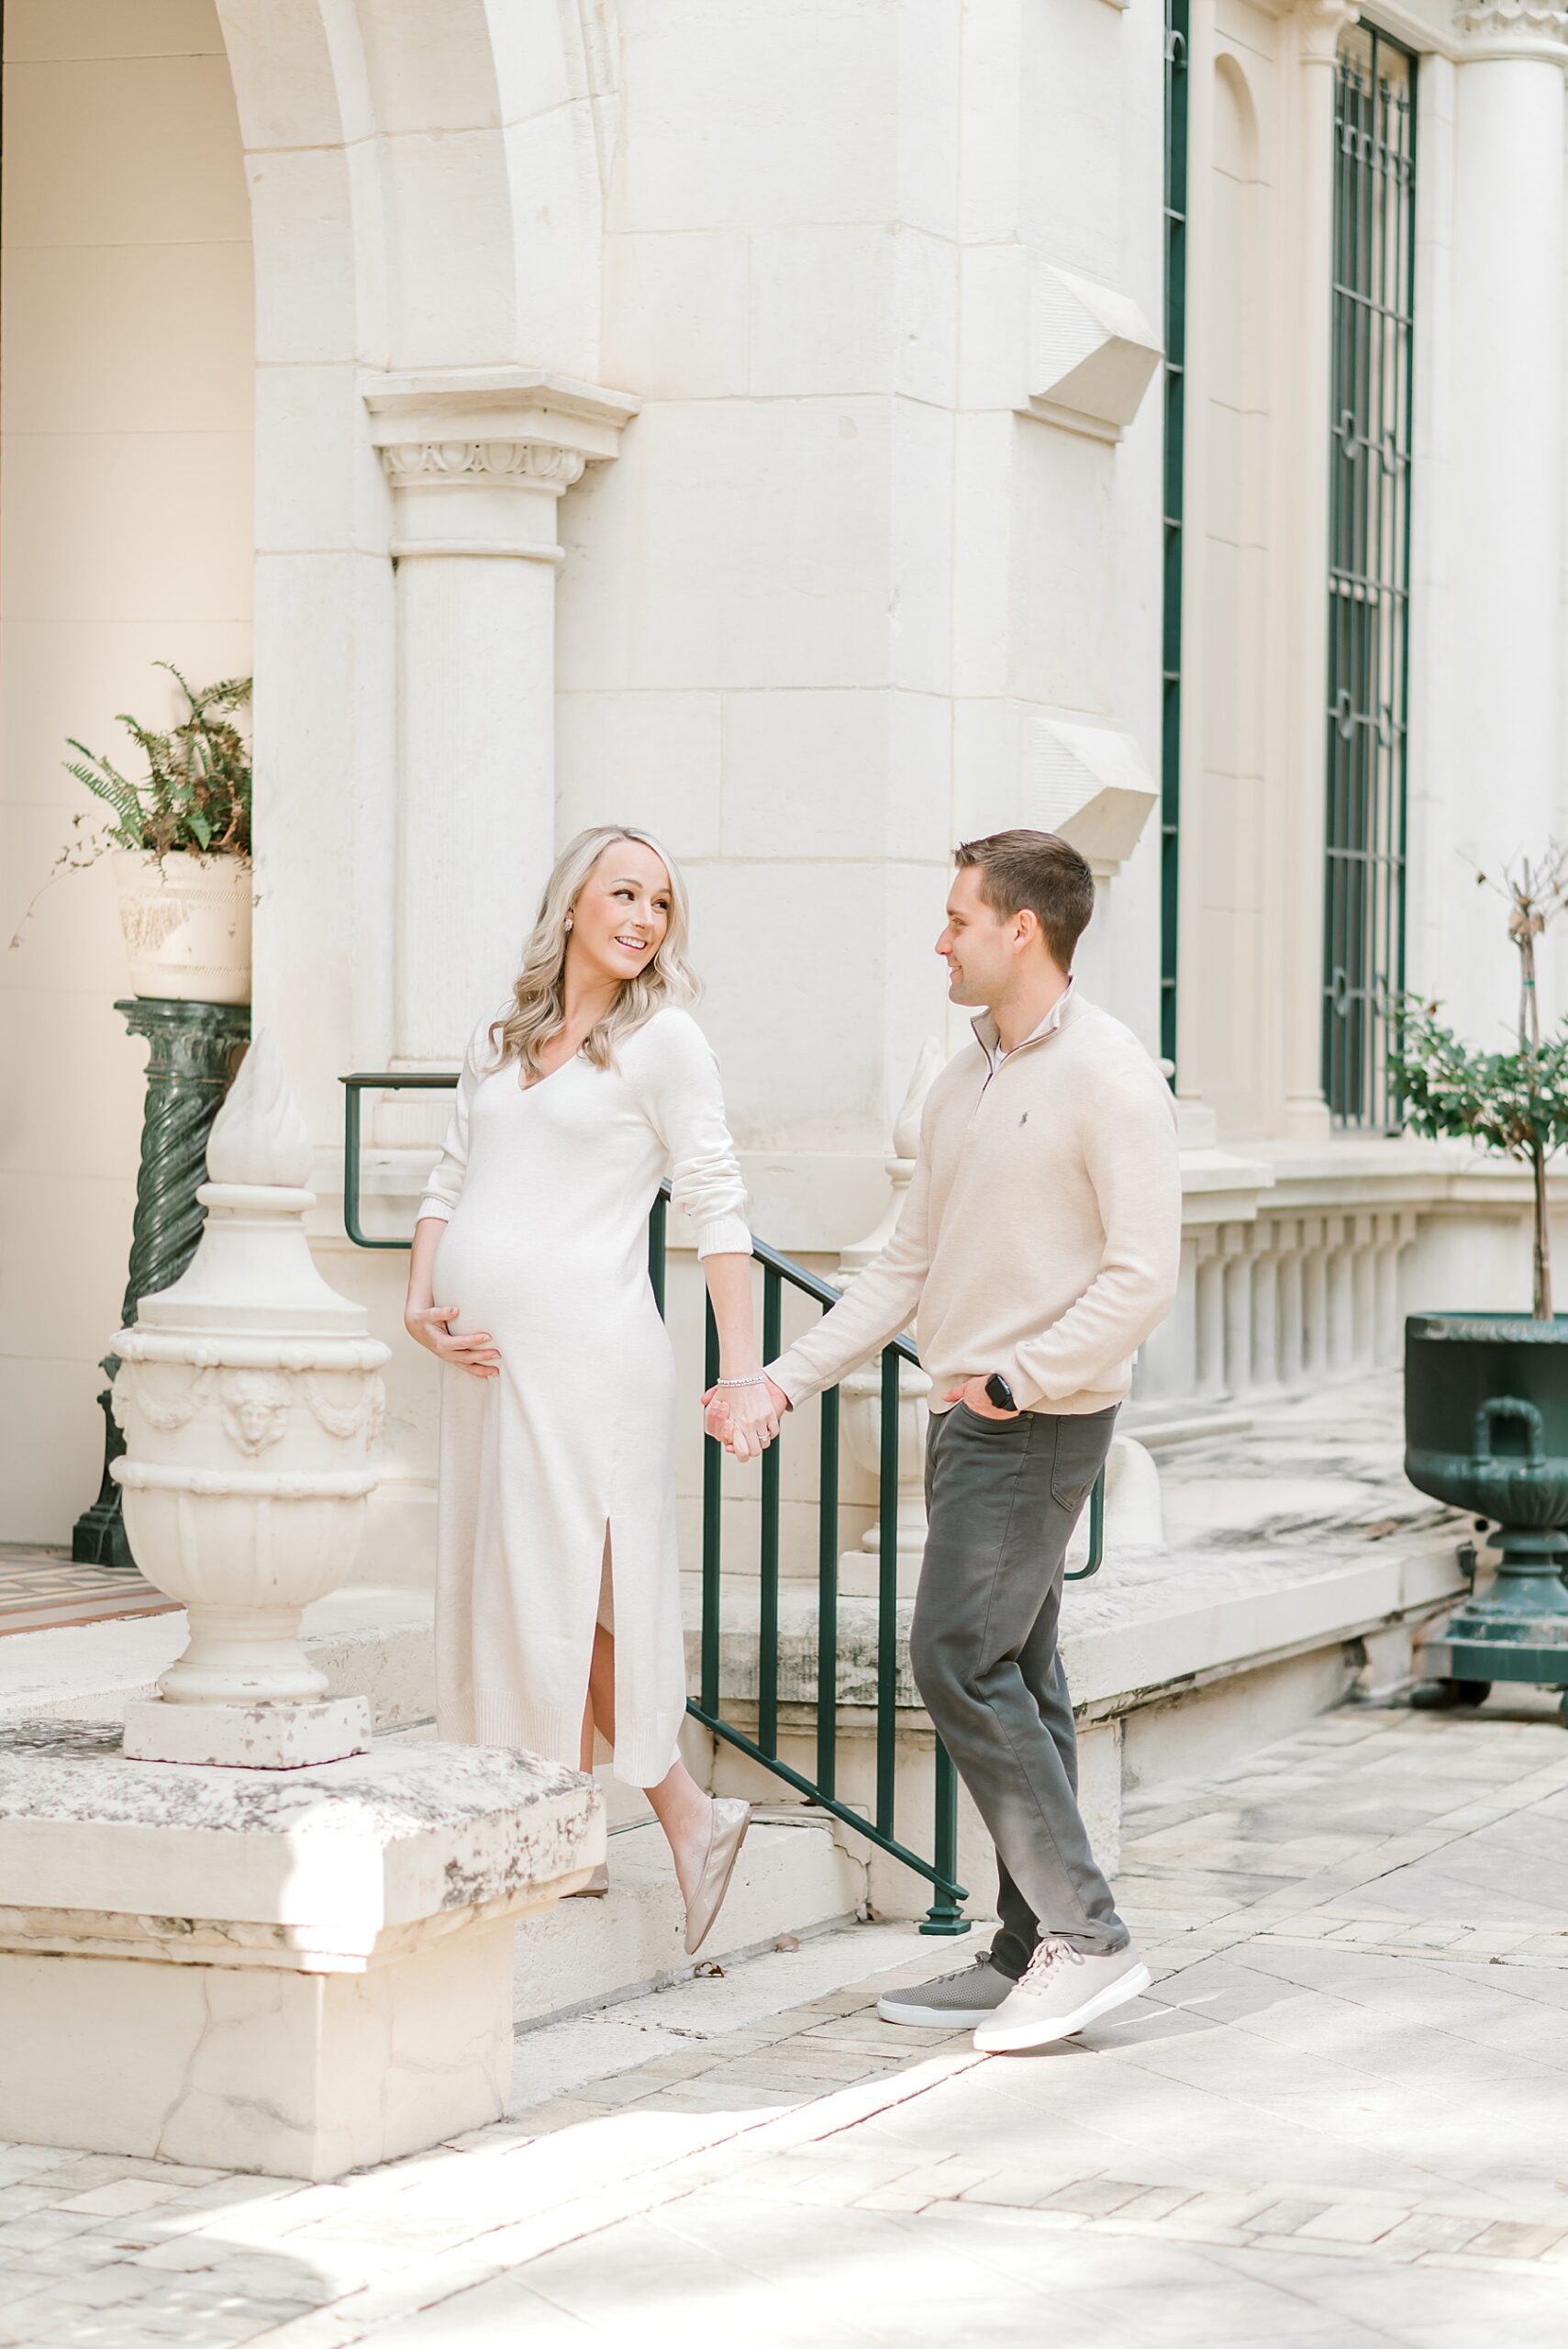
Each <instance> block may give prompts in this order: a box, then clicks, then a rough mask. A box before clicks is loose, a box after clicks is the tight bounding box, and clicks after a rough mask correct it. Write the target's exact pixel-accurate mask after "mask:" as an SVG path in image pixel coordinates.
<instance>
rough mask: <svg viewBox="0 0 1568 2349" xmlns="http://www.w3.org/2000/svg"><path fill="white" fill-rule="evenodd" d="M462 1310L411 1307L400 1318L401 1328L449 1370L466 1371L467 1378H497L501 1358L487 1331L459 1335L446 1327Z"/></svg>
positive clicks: (459, 1307) (436, 1306)
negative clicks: (401, 1318) (401, 1321)
mask: <svg viewBox="0 0 1568 2349" xmlns="http://www.w3.org/2000/svg"><path fill="white" fill-rule="evenodd" d="M461 1311H462V1307H461V1306H458V1305H424V1306H414V1305H411V1306H410V1307H409V1308H408V1309H407V1311H406V1313H405V1314H404V1316H403V1326H404V1328H405V1329H406V1330H407V1332H408V1334H409V1336H410V1337H411V1338H412V1339H414V1341H416V1343H417V1344H418V1345H421V1346H426V1347H428V1349H429V1351H430V1353H433V1354H434V1355H435V1357H436V1359H437V1361H438V1362H443V1363H445V1364H447V1366H448V1368H449V1369H450V1370H465V1371H467V1373H468V1375H469V1376H470V1378H499V1377H500V1375H501V1357H500V1355H499V1353H497V1352H496V1350H495V1339H494V1338H492V1336H491V1335H490V1333H489V1331H488V1330H462V1332H461V1333H460V1332H456V1331H453V1330H450V1329H449V1328H448V1327H447V1324H448V1323H449V1322H450V1321H455V1320H456V1319H457V1317H458V1315H459V1313H460V1312H461Z"/></svg>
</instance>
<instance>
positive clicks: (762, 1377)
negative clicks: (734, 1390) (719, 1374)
mask: <svg viewBox="0 0 1568 2349" xmlns="http://www.w3.org/2000/svg"><path fill="white" fill-rule="evenodd" d="M713 1383H714V1385H715V1386H766V1385H767V1383H768V1381H767V1375H766V1373H765V1372H763V1371H761V1370H759V1371H754V1372H753V1373H752V1375H751V1377H750V1378H716V1379H715V1380H714V1382H713Z"/></svg>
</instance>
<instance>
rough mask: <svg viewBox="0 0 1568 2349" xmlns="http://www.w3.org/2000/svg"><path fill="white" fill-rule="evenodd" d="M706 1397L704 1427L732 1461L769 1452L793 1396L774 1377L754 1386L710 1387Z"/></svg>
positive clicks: (754, 1457) (750, 1458)
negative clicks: (774, 1382)
mask: <svg viewBox="0 0 1568 2349" xmlns="http://www.w3.org/2000/svg"><path fill="white" fill-rule="evenodd" d="M702 1400H703V1427H704V1429H705V1430H706V1432H707V1433H708V1434H709V1435H710V1436H712V1437H713V1439H714V1441H715V1442H717V1443H722V1444H723V1446H724V1449H725V1450H726V1452H728V1454H729V1455H730V1458H731V1459H732V1460H752V1459H756V1458H759V1457H760V1456H761V1454H762V1453H764V1452H766V1450H767V1448H768V1446H769V1444H770V1443H772V1442H773V1438H774V1437H775V1436H776V1435H777V1433H778V1431H779V1419H780V1418H781V1416H782V1415H783V1414H784V1412H785V1411H787V1410H788V1408H789V1397H788V1396H787V1395H786V1394H785V1393H784V1388H783V1387H782V1386H774V1385H773V1380H772V1379H771V1378H762V1379H761V1380H759V1382H758V1383H757V1385H756V1386H750V1385H748V1386H710V1387H709V1388H708V1390H707V1393H706V1395H705V1396H704V1397H703V1398H702Z"/></svg>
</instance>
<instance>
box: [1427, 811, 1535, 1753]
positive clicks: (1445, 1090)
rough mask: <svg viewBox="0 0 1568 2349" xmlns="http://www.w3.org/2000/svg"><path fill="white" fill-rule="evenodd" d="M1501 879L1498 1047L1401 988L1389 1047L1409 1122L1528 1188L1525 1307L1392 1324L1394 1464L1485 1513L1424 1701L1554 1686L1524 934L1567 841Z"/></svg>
mask: <svg viewBox="0 0 1568 2349" xmlns="http://www.w3.org/2000/svg"><path fill="white" fill-rule="evenodd" d="M1478 877H1479V879H1480V880H1481V881H1482V882H1483V883H1485V880H1486V878H1487V876H1486V875H1485V874H1481V875H1479V876H1478ZM1500 886H1501V891H1502V894H1503V896H1505V898H1506V899H1507V906H1508V935H1509V937H1510V939H1511V940H1512V941H1513V943H1514V945H1515V947H1516V948H1517V950H1518V957H1519V1004H1518V1026H1517V1035H1516V1038H1515V1041H1514V1044H1513V1047H1512V1049H1511V1050H1509V1051H1507V1052H1477V1051H1475V1050H1473V1048H1472V1047H1471V1046H1469V1045H1467V1044H1465V1043H1463V1042H1462V1041H1461V1040H1460V1038H1459V1037H1458V1036H1456V1035H1455V1034H1454V1033H1453V1031H1452V1030H1451V1029H1450V1028H1448V1027H1447V1026H1445V1025H1444V1023H1443V1022H1442V1021H1441V1020H1440V1018H1439V1017H1438V1007H1437V1005H1435V1004H1431V1003H1423V1002H1421V1001H1419V1000H1418V999H1415V998H1411V999H1409V1000H1408V1001H1407V1004H1406V1006H1405V1008H1404V1009H1403V1012H1402V1014H1401V1017H1400V1023H1399V1025H1400V1034H1399V1043H1398V1048H1397V1050H1396V1052H1395V1054H1394V1056H1393V1069H1394V1075H1395V1079H1396V1083H1397V1085H1398V1086H1399V1090H1400V1093H1401V1096H1402V1098H1403V1102H1404V1109H1405V1119H1406V1123H1407V1126H1409V1127H1410V1128H1411V1130H1413V1131H1414V1132H1416V1133H1418V1134H1423V1135H1426V1136H1428V1137H1429V1138H1430V1139H1433V1140H1440V1139H1444V1138H1454V1139H1462V1140H1466V1141H1473V1142H1476V1143H1478V1144H1479V1145H1480V1146H1481V1148H1482V1149H1484V1150H1492V1151H1497V1152H1503V1153H1504V1154H1506V1155H1507V1156H1508V1157H1510V1158H1514V1159H1517V1160H1520V1161H1522V1162H1523V1163H1525V1164H1527V1165H1528V1166H1529V1170H1530V1176H1531V1191H1532V1196H1533V1215H1532V1247H1531V1259H1532V1280H1531V1301H1530V1311H1529V1313H1528V1314H1526V1313H1522V1312H1520V1313H1487V1312H1483V1313H1464V1312H1460V1313H1420V1314H1412V1315H1411V1316H1410V1318H1409V1319H1408V1320H1407V1322H1406V1325H1405V1439H1406V1452H1405V1472H1406V1474H1407V1476H1408V1477H1409V1479H1410V1481H1411V1483H1412V1484H1413V1485H1415V1486H1418V1489H1419V1490H1420V1491H1422V1492H1425V1493H1430V1494H1432V1495H1433V1497H1435V1498H1437V1499H1439V1500H1444V1501H1448V1502H1449V1503H1451V1505H1452V1506H1454V1507H1457V1508H1465V1509H1472V1510H1474V1511H1475V1512H1476V1513H1477V1515H1478V1516H1479V1517H1480V1518H1481V1519H1483V1520H1495V1521H1496V1525H1497V1529H1498V1530H1497V1531H1496V1533H1495V1534H1494V1535H1492V1537H1491V1540H1492V1542H1493V1544H1494V1545H1495V1547H1496V1550H1497V1552H1498V1553H1499V1565H1498V1570H1497V1575H1496V1581H1495V1582H1494V1584H1493V1585H1492V1586H1491V1589H1490V1590H1489V1591H1488V1592H1487V1593H1486V1594H1485V1596H1483V1597H1481V1598H1472V1599H1471V1600H1469V1601H1468V1602H1467V1604H1466V1605H1465V1606H1464V1607H1462V1608H1461V1609H1460V1610H1459V1613H1458V1614H1457V1615H1455V1616H1454V1617H1453V1618H1452V1619H1451V1620H1450V1622H1449V1624H1448V1626H1447V1628H1446V1631H1444V1633H1443V1634H1442V1637H1441V1639H1440V1641H1438V1642H1431V1643H1429V1645H1428V1646H1427V1647H1426V1649H1425V1650H1424V1651H1423V1657H1424V1669H1426V1670H1427V1671H1429V1672H1432V1673H1433V1674H1434V1675H1436V1676H1435V1678H1434V1679H1433V1681H1432V1682H1431V1684H1430V1685H1429V1687H1426V1688H1423V1689H1418V1691H1417V1697H1416V1701H1417V1702H1418V1703H1423V1704H1427V1705H1440V1704H1455V1703H1478V1702H1479V1701H1480V1700H1481V1699H1482V1698H1485V1695H1486V1694H1487V1691H1488V1689H1489V1688H1490V1687H1491V1684H1492V1683H1493V1682H1494V1681H1495V1680H1515V1681H1528V1682H1532V1683H1534V1684H1536V1685H1537V1686H1541V1685H1544V1686H1546V1687H1568V1586H1565V1584H1564V1580H1563V1575H1564V1571H1565V1569H1568V1531H1565V1529H1568V1317H1564V1316H1562V1315H1559V1314H1554V1313H1553V1311H1552V1308H1551V1229H1550V1225H1549V1222H1548V1219H1547V1190H1546V1178H1547V1164H1548V1162H1549V1160H1550V1159H1551V1156H1552V1155H1553V1153H1554V1152H1557V1151H1558V1150H1561V1149H1562V1147H1563V1146H1564V1145H1565V1144H1568V1022H1564V1024H1563V1026H1562V1028H1561V1029H1559V1030H1558V1032H1557V1033H1556V1034H1555V1035H1554V1036H1551V1037H1549V1038H1548V1039H1547V1040H1546V1041H1545V1042H1544V1043H1543V1042H1542V1041H1541V1034H1540V1010H1539V1007H1538V1003H1537V996H1536V967H1535V949H1536V941H1537V939H1538V938H1540V935H1541V932H1542V931H1543V930H1545V929H1546V927H1547V925H1548V924H1549V923H1550V922H1551V920H1552V919H1553V918H1555V917H1556V916H1557V915H1558V914H1559V913H1561V912H1562V910H1563V907H1564V905H1565V904H1568V850H1562V849H1558V848H1551V849H1549V850H1548V852H1547V853H1546V855H1545V856H1544V857H1542V858H1540V860H1538V861H1537V862H1535V863H1531V862H1530V861H1529V860H1528V859H1527V860H1523V861H1521V862H1520V863H1518V865H1517V866H1515V867H1513V868H1512V869H1511V870H1509V871H1508V872H1507V873H1506V874H1504V875H1503V876H1502V880H1501V884H1500ZM1564 1718H1565V1719H1568V1698H1565V1699H1564Z"/></svg>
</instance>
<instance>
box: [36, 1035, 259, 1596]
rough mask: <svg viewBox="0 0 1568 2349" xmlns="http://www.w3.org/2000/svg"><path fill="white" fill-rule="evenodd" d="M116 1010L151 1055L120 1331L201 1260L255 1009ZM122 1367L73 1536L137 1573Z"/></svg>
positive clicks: (112, 1366)
mask: <svg viewBox="0 0 1568 2349" xmlns="http://www.w3.org/2000/svg"><path fill="white" fill-rule="evenodd" d="M115 1009H116V1010H117V1011H118V1012H121V1013H123V1014H124V1017H125V1022H126V1025H127V1027H128V1029H129V1030H130V1032H131V1034H132V1035H133V1036H145V1037H146V1038H147V1039H148V1041H149V1043H150V1046H151V1050H150V1052H149V1054H148V1059H147V1107H146V1109H145V1111H144V1113H143V1117H142V1124H141V1165H140V1167H139V1171H138V1174H137V1178H136V1220H135V1222H134V1224H133V1225H132V1227H131V1240H130V1268H129V1272H128V1275H127V1279H126V1291H125V1302H124V1303H123V1305H122V1306H121V1307H120V1321H121V1325H122V1327H125V1328H128V1327H129V1326H130V1324H131V1323H132V1322H133V1321H134V1320H135V1319H136V1314H137V1308H138V1306H139V1304H140V1302H141V1299H142V1298H143V1297H150V1296H151V1295H152V1293H153V1291H154V1290H155V1289H161V1288H167V1287H168V1286H169V1284H170V1282H171V1281H177V1280H178V1279H179V1277H180V1275H181V1274H182V1273H183V1271H184V1269H185V1266H186V1265H187V1264H189V1263H190V1261H191V1258H192V1257H193V1256H194V1255H195V1252H196V1241H198V1240H199V1239H200V1237H201V1229H202V1225H203V1223H204V1221H205V1220H206V1208H204V1207H203V1206H202V1205H201V1203H200V1201H199V1200H198V1199H197V1197H196V1190H197V1187H198V1186H199V1185H201V1184H202V1183H204V1182H205V1181H206V1139H207V1134H208V1132H209V1130H211V1126H212V1121H213V1119H215V1118H216V1117H217V1113H218V1110H219V1108H221V1107H222V1104H223V1097H224V1095H225V1093H227V1091H228V1082H229V1079H230V1077H231V1076H232V1075H233V1074H234V1068H235V1063H236V1061H237V1059H238V1057H239V1048H240V1046H241V1045H242V1044H243V1043H244V1042H245V1041H246V1040H247V1038H248V1037H249V1036H250V1005H249V1004H244V1003H183V1002H176V1001H175V1000H174V999H173V998H172V997H168V996H132V997H131V998H130V999H129V1000H128V1002H125V1003H117V1004H116V1006H115ZM119 1366H120V1365H119V1356H118V1355H117V1354H107V1355H106V1356H105V1358H104V1361H103V1364H102V1365H101V1367H102V1369H103V1371H104V1373H105V1375H106V1377H107V1379H108V1382H109V1386H106V1387H105V1389H104V1391H103V1393H102V1394H101V1395H100V1396H99V1397H98V1402H99V1405H100V1407H101V1408H102V1410H103V1414H104V1475H103V1482H102V1484H101V1485H100V1486H99V1490H98V1497H97V1499H96V1500H95V1502H94V1503H93V1506H92V1507H91V1508H89V1509H85V1510H83V1514H82V1515H81V1516H80V1517H79V1518H78V1519H77V1520H76V1524H75V1527H74V1529H73V1531H72V1537H71V1554H72V1557H73V1558H75V1559H77V1560H79V1561H80V1562H81V1563H82V1564H87V1565H97V1566H126V1567H134V1565H135V1564H136V1560H135V1559H134V1558H133V1557H132V1556H131V1554H130V1547H129V1544H128V1542H127V1541H126V1536H125V1521H124V1520H123V1518H122V1517H121V1515H120V1488H119V1486H117V1484H116V1483H115V1481H114V1479H113V1478H112V1477H111V1475H109V1464H110V1462H111V1461H114V1460H117V1459H118V1458H119V1455H120V1453H122V1452H123V1451H124V1450H125V1439H124V1438H123V1436H122V1435H121V1434H120V1431H119V1429H118V1427H117V1425H116V1423H115V1417H114V1413H113V1412H112V1411H111V1410H110V1408H109V1387H111V1386H113V1385H114V1379H115V1373H116V1372H117V1370H118V1368H119Z"/></svg>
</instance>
